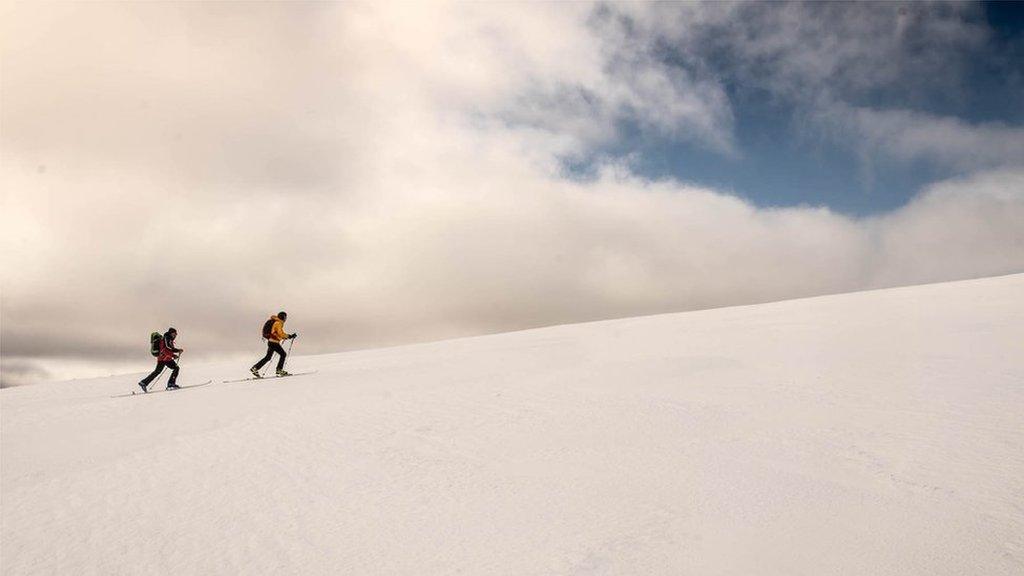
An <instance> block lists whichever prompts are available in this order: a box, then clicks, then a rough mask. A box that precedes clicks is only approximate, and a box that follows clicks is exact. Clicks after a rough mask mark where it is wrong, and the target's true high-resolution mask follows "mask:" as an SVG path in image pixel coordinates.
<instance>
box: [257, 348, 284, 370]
mask: <svg viewBox="0 0 1024 576" xmlns="http://www.w3.org/2000/svg"><path fill="white" fill-rule="evenodd" d="M274 352H277V353H278V354H279V355H280V356H281V357H280V358H278V359H277V369H278V370H284V359H285V357H286V356H288V353H287V352H285V351H284V348H283V347H282V346H281V344H280V343H279V342H267V355H266V356H264V357H263V360H260V361H259V362H257V363H256V365H255V366H253V368H255V369H257V370H259V369H260V368H263V365H264V364H266V363H267V362H270V359H271V358H273V357H274Z"/></svg>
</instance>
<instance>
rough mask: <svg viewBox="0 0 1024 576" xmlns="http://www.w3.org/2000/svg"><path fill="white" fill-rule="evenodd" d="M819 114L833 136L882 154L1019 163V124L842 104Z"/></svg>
mask: <svg viewBox="0 0 1024 576" xmlns="http://www.w3.org/2000/svg"><path fill="white" fill-rule="evenodd" d="M819 119H820V121H821V122H822V123H823V124H824V125H826V126H828V127H829V129H830V130H832V132H833V134H834V137H835V138H837V139H844V140H845V142H844V143H845V144H846V145H848V146H851V147H854V148H857V149H859V150H861V151H863V152H865V153H869V154H871V155H872V156H873V157H876V158H880V159H882V160H888V161H898V162H907V161H917V160H925V161H929V162H932V163H935V164H938V165H942V166H944V167H945V168H947V169H953V170H957V171H972V170H979V169H987V168H995V167H999V166H1024V128H1019V127H1014V126H1007V125H1005V124H1002V123H998V122H991V123H984V124H970V123H968V122H964V121H963V120H960V119H957V118H951V117H941V116H934V115H931V114H926V113H922V112H914V111H911V110H872V109H867V108H853V107H849V106H841V105H834V106H832V107H831V108H830V109H829V110H827V111H825V112H822V113H821V114H820V116H819Z"/></svg>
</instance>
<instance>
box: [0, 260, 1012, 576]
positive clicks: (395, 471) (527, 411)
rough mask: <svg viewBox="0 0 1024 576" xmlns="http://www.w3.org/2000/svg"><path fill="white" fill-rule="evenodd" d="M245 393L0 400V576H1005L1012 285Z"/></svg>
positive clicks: (117, 386)
mask: <svg viewBox="0 0 1024 576" xmlns="http://www.w3.org/2000/svg"><path fill="white" fill-rule="evenodd" d="M293 321H294V322H296V326H295V327H296V328H300V329H301V319H298V318H295V319H293ZM297 348H298V347H297ZM260 353H261V351H260V350H253V357H254V359H255V358H256V357H257V356H258V355H259V354H260ZM245 368H246V366H244V365H242V366H239V365H235V366H228V365H225V364H220V365H205V366H192V365H188V364H187V359H186V363H185V364H184V367H183V375H182V379H181V381H182V382H183V383H189V382H198V381H202V380H206V379H208V378H214V379H216V382H215V383H214V384H213V385H210V386H206V387H203V388H197V389H195V390H188V391H182V392H174V393H170V394H157V395H151V396H144V397H130V398H111V397H110V396H111V395H113V394H117V393H121V392H123V391H125V390H126V389H128V387H130V386H131V384H132V383H133V382H135V381H137V380H138V377H139V375H137V374H136V375H127V376H119V377H112V378H104V379H97V380H89V381H76V382H64V383H54V384H45V385H37V386H30V387H23V388H13V389H5V390H3V391H2V392H0V402H2V411H0V415H2V429H0V431H2V461H0V462H2V464H0V468H2V470H0V473H2V501H0V505H2V548H0V565H2V572H3V574H129V573H130V574H179V575H180V574H227V573H247V574H254V573H273V574H417V575H421V574H456V573H462V574H517V575H518V574H645V575H648V574H737V575H738V574H744V575H748V574H758V575H771V574H787V575H789V574H810V575H822V574H859V575H883V574H900V575H907V574H921V575H939V574H985V575H997V574H1018V575H1019V574H1024V275H1014V276H1005V277H999V278H990V279H982V280H973V281H966V282H956V283H948V284H935V285H928V286H916V287H909V288H900V289H893V290H882V291H875V292H863V293H856V294H845V295H839V296H829V297H821V298H812V299H804V300H793V301H787V302H779V303H773V304H765V305H758V306H746V307H737V308H724V309H717V310H708V311H701V312H691V313H685V314H670V315H661V316H651V317H643V318H632V319H625V320H615V321H607V322H595V323H588V324H578V325H570V326H559V327H553V328H546V329H540V330H531V331H525V332H517V333H509V334H501V335H496V336H487V337H480V338H470V339H462V340H452V341H446V342H438V343H433V344H426V345H416V346H407V347H400V348H390V349H383V350H374V351H363V352H354V353H346V354H334V355H327V356H316V357H299V358H295V359H294V361H293V362H292V365H291V368H293V369H294V370H310V369H318V370H319V373H318V374H315V375H312V376H306V377H300V378H291V379H283V380H276V381H260V382H242V383H235V384H222V383H220V380H223V379H226V378H228V377H243V376H245Z"/></svg>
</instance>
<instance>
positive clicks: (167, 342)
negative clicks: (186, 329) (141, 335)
mask: <svg viewBox="0 0 1024 576" xmlns="http://www.w3.org/2000/svg"><path fill="white" fill-rule="evenodd" d="M177 336H178V331H177V330H175V329H174V328H173V327H171V328H168V329H167V332H164V335H163V337H162V338H160V354H159V355H158V356H157V358H156V368H154V369H153V372H151V373H150V374H149V376H146V377H145V378H143V379H142V381H141V382H139V386H140V387H141V388H142V391H143V392H148V390H146V388H147V387H148V386H149V384H150V383H151V382H152V381H153V380H155V379H156V377H157V376H159V375H160V373H161V372H163V371H164V367H165V366H166V367H168V368H170V369H171V379H170V380H168V381H167V389H168V390H177V389H178V388H180V386H178V385H177V384H176V382H177V380H178V364H177V363H176V362H175V360H177V359H178V355H179V354H181V353H182V352H184V351H185V350H184V349H183V348H175V347H174V339H175V338H176V337H177Z"/></svg>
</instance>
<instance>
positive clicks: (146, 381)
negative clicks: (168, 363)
mask: <svg viewBox="0 0 1024 576" xmlns="http://www.w3.org/2000/svg"><path fill="white" fill-rule="evenodd" d="M163 371H164V363H163V362H157V363H156V368H154V369H153V371H152V372H150V373H149V376H146V377H145V378H143V379H142V384H145V385H146V386H149V383H150V382H152V381H153V380H155V379H156V377H157V376H159V375H160V373H161V372H163Z"/></svg>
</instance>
